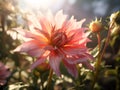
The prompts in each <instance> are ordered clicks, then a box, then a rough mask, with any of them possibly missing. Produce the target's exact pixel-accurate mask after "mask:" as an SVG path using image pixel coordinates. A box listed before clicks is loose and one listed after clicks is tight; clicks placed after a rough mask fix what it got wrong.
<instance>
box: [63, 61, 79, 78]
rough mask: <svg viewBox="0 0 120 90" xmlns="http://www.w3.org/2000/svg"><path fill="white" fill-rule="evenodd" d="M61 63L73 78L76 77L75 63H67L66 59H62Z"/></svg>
mask: <svg viewBox="0 0 120 90" xmlns="http://www.w3.org/2000/svg"><path fill="white" fill-rule="evenodd" d="M63 63H64V65H65V67H66V69H67V70H68V72H69V73H70V74H71V75H72V76H73V77H75V78H77V77H78V71H77V68H76V65H75V64H69V63H68V61H66V60H63Z"/></svg>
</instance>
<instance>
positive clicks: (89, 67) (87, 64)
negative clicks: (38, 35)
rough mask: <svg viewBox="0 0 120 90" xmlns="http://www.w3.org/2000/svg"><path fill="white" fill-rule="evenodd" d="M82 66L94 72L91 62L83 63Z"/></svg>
mask: <svg viewBox="0 0 120 90" xmlns="http://www.w3.org/2000/svg"><path fill="white" fill-rule="evenodd" d="M82 64H83V65H84V66H85V67H86V68H88V69H91V70H94V67H93V66H92V65H91V64H90V62H89V61H88V60H86V61H85V62H82Z"/></svg>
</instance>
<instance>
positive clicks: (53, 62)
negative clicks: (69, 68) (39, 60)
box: [49, 51, 61, 76]
mask: <svg viewBox="0 0 120 90" xmlns="http://www.w3.org/2000/svg"><path fill="white" fill-rule="evenodd" d="M60 62H61V57H60V56H59V55H57V54H56V53H55V52H54V51H53V52H51V53H50V57H49V63H50V66H51V67H52V69H53V70H54V72H55V73H56V74H57V75H58V76H60V75H61V74H60V70H59V66H60Z"/></svg>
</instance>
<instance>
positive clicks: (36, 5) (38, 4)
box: [25, 0, 57, 8]
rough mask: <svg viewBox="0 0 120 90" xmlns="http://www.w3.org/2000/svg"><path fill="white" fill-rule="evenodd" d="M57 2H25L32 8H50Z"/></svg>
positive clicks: (52, 0)
mask: <svg viewBox="0 0 120 90" xmlns="http://www.w3.org/2000/svg"><path fill="white" fill-rule="evenodd" d="M56 1H57V0H25V3H26V4H27V5H29V6H30V7H32V8H49V7H50V6H51V5H53V4H54V3H55V2H56Z"/></svg>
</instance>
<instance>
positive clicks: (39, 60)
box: [30, 56, 46, 70]
mask: <svg viewBox="0 0 120 90" xmlns="http://www.w3.org/2000/svg"><path fill="white" fill-rule="evenodd" d="M45 60H46V57H45V56H44V57H43V56H42V57H40V58H39V59H37V60H36V61H35V62H34V63H33V64H32V65H31V68H30V69H31V70H32V69H34V68H35V67H37V66H38V65H40V64H42V63H44V62H45Z"/></svg>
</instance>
